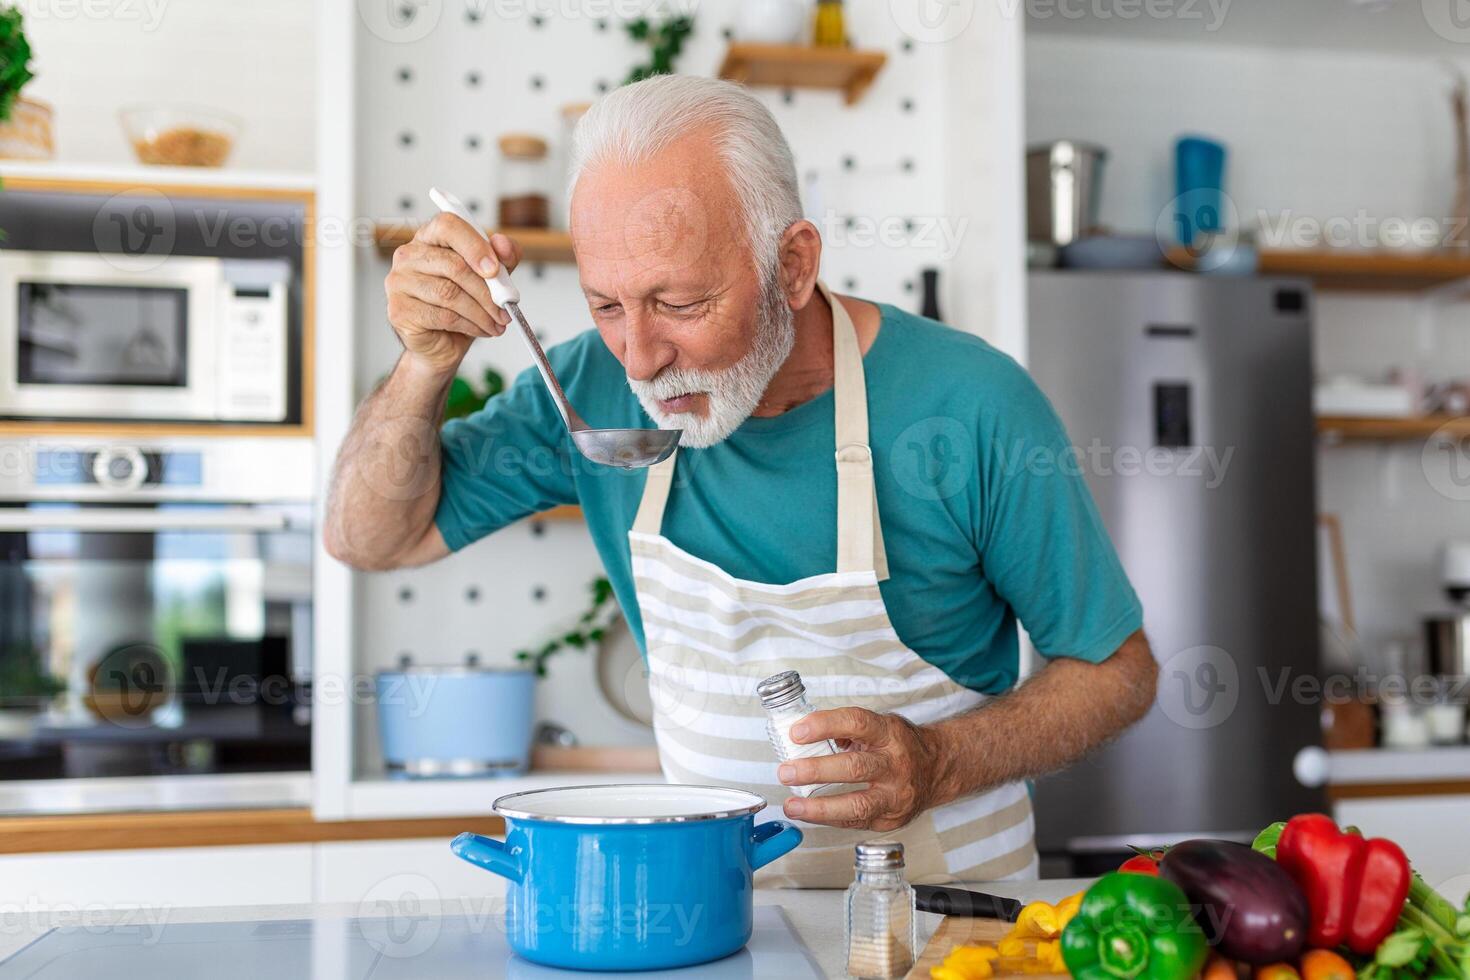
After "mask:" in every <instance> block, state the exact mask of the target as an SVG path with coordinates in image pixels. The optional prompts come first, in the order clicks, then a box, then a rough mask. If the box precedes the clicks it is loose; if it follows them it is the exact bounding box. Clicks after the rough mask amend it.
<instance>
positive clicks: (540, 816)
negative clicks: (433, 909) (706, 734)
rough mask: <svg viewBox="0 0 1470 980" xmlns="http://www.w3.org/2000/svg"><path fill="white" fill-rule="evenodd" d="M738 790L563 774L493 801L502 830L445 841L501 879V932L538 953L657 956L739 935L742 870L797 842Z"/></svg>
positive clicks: (747, 887) (528, 954)
mask: <svg viewBox="0 0 1470 980" xmlns="http://www.w3.org/2000/svg"><path fill="white" fill-rule="evenodd" d="M765 805H766V801H765V800H763V799H761V798H760V797H759V796H756V795H755V794H753V793H747V792H744V791H743V790H736V789H724V788H721V787H716V786H676V785H669V784H662V783H653V784H648V785H621V786H567V787H561V788H557V789H545V790H535V791H532V792H528V793H512V794H511V795H509V796H502V797H501V798H500V799H498V800H496V801H495V812H496V813H498V814H500V815H501V816H502V817H504V818H505V829H506V834H505V841H504V842H501V841H498V840H494V839H492V838H489V837H481V836H479V835H478V834H460V835H459V836H458V837H456V838H455V839H454V841H453V843H452V844H451V845H450V847H451V848H452V849H453V851H454V853H455V854H457V855H459V856H460V857H462V858H464V859H465V860H466V861H469V862H470V863H471V864H475V865H478V866H479V867H481V868H484V869H485V870H486V871H491V872H494V873H495V874H498V875H500V876H501V877H503V878H505V879H507V880H508V881H509V882H510V884H509V887H508V889H507V894H506V909H505V927H506V936H507V938H508V940H509V942H510V946H511V948H512V949H514V950H515V951H516V952H517V953H519V954H520V955H521V956H523V957H525V958H526V959H528V960H531V961H532V962H535V963H541V964H544V965H546V966H556V967H563V968H567V969H573V970H660V969H666V968H668V967H676V966H692V965H694V964H696V963H707V962H709V961H710V960H716V959H719V958H721V957H724V956H729V955H730V954H731V953H733V952H735V951H736V950H738V949H740V948H741V947H743V946H744V945H745V944H746V943H747V942H748V941H749V940H750V933H751V916H752V912H751V905H752V898H753V885H752V882H751V876H752V873H753V872H754V871H755V870H756V869H757V868H760V867H761V866H763V865H766V864H769V863H771V862H772V861H774V860H776V859H777V858H778V857H780V856H781V855H783V854H785V853H786V852H788V851H790V850H791V849H792V848H794V847H796V845H798V844H800V843H801V831H800V830H798V829H797V828H796V827H794V826H792V825H791V824H789V823H787V822H786V821H784V820H771V821H769V822H767V823H763V824H761V825H760V826H759V827H757V826H756V824H755V814H756V813H758V812H759V811H760V810H762V809H764V808H765Z"/></svg>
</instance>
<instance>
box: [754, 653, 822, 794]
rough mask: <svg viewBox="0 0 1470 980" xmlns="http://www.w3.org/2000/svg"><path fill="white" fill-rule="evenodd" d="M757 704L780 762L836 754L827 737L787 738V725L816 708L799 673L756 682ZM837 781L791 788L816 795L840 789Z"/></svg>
mask: <svg viewBox="0 0 1470 980" xmlns="http://www.w3.org/2000/svg"><path fill="white" fill-rule="evenodd" d="M756 693H757V694H759V695H760V699H761V707H763V708H765V709H766V736H767V737H768V738H769V739H770V740H771V748H773V749H775V750H776V758H778V759H780V760H781V761H782V762H790V761H791V760H792V759H809V758H811V757H813V756H818V755H836V754H837V745H836V744H835V743H834V742H833V741H832V740H831V739H823V740H822V741H820V742H808V743H804V744H803V743H798V742H795V741H793V740H792V738H791V726H792V725H795V724H796V723H797V722H798V721H800V720H801V719H803V718H805V717H806V716H807V715H809V714H811V713H812V712H813V711H816V710H817V709H816V708H814V707H813V706H812V704H811V702H810V701H808V700H807V699H806V685H805V684H803V683H802V682H801V675H800V674H799V673H797V672H796V671H794V670H786V671H782V672H781V673H779V674H773V675H772V676H770V677H767V678H766V679H765V680H763V681H761V682H760V683H759V684H758V685H756ZM842 789H843V787H842V784H841V783H814V784H811V785H807V786H793V787H791V791H792V792H793V793H795V794H797V795H798V796H817V795H822V794H827V793H838V792H842Z"/></svg>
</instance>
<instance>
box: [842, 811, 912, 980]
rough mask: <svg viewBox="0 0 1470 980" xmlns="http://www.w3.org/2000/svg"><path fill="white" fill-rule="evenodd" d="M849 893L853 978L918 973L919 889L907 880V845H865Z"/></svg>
mask: <svg viewBox="0 0 1470 980" xmlns="http://www.w3.org/2000/svg"><path fill="white" fill-rule="evenodd" d="M855 852H856V853H855V856H854V859H853V867H854V868H855V869H856V875H855V876H854V878H853V882H852V884H851V885H849V886H848V888H847V973H848V976H850V977H853V978H855V980H892V978H894V977H902V976H904V975H905V974H907V973H908V972H909V970H910V969H912V968H913V965H914V946H915V940H916V938H917V937H916V936H915V934H914V889H913V887H912V886H911V885H909V883H908V882H907V881H906V880H904V876H903V869H904V862H903V845H902V844H901V843H899V842H898V841H890V840H874V841H864V842H863V843H861V844H859V845H857V847H856V848H855Z"/></svg>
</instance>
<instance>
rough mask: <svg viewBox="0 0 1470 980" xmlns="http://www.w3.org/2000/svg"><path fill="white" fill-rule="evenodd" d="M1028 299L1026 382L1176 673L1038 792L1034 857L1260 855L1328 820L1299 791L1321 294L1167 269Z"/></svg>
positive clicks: (1308, 659)
mask: <svg viewBox="0 0 1470 980" xmlns="http://www.w3.org/2000/svg"><path fill="white" fill-rule="evenodd" d="M1029 285H1030V288H1029V299H1030V302H1029V306H1030V309H1029V315H1030V334H1029V336H1030V341H1029V360H1028V366H1029V368H1030V370H1031V373H1032V375H1033V376H1034V377H1035V379H1036V381H1037V383H1038V384H1040V386H1041V388H1042V389H1043V390H1044V391H1045V392H1046V394H1047V396H1048V397H1049V398H1050V399H1051V401H1052V404H1053V405H1054V406H1055V407H1056V410H1057V412H1058V414H1059V415H1060V416H1061V419H1062V421H1063V423H1064V424H1065V425H1066V428H1067V432H1068V434H1069V436H1070V437H1071V440H1072V442H1073V445H1074V447H1075V450H1076V451H1075V452H1074V454H1073V455H1074V458H1075V465H1077V466H1079V467H1080V468H1081V470H1082V471H1083V472H1084V473H1085V474H1086V477H1087V482H1088V484H1089V486H1090V487H1091V489H1092V493H1093V495H1094V497H1095V499H1096V501H1097V506H1098V508H1099V510H1100V512H1101V514H1102V519H1103V522H1104V524H1105V525H1106V526H1107V529H1108V532H1109V534H1110V535H1111V536H1112V539H1113V544H1114V545H1115V546H1116V547H1117V550H1118V554H1119V556H1120V557H1121V558H1122V561H1123V565H1124V567H1125V568H1126V569H1127V572H1128V575H1129V578H1130V579H1131V580H1132V582H1133V586H1134V588H1135V589H1136V590H1137V592H1138V595H1139V598H1140V599H1141V600H1142V602H1143V609H1144V629H1145V631H1146V632H1147V634H1148V638H1149V640H1150V642H1151V643H1152V645H1153V651H1154V656H1155V658H1156V659H1157V660H1158V661H1159V663H1160V680H1159V699H1158V702H1157V703H1156V704H1155V706H1154V708H1153V710H1151V711H1150V713H1149V714H1148V716H1147V717H1146V718H1145V719H1144V720H1143V721H1142V722H1140V723H1139V724H1138V725H1137V726H1136V727H1134V728H1133V729H1130V730H1129V731H1128V732H1127V733H1126V734H1125V735H1123V736H1122V737H1121V738H1119V739H1118V740H1117V741H1116V742H1113V743H1112V744H1110V745H1109V746H1107V747H1106V748H1104V749H1103V750H1102V751H1100V752H1098V753H1097V754H1096V755H1094V756H1093V757H1091V758H1089V759H1088V760H1086V761H1084V762H1082V763H1080V764H1078V765H1076V766H1074V767H1072V768H1071V769H1068V770H1066V771H1064V772H1062V773H1058V774H1055V775H1052V776H1048V777H1046V778H1043V779H1041V780H1039V781H1038V782H1037V784H1036V810H1037V835H1038V845H1039V847H1040V848H1041V850H1042V852H1043V854H1044V855H1052V856H1060V855H1066V856H1067V857H1068V858H1069V859H1070V862H1071V867H1072V869H1073V870H1074V871H1076V872H1078V873H1084V872H1088V871H1093V870H1097V869H1098V866H1100V865H1103V866H1105V865H1106V864H1107V862H1108V861H1110V860H1111V859H1112V855H1114V854H1116V852H1117V851H1118V850H1119V849H1120V848H1121V846H1122V845H1123V844H1124V843H1125V842H1133V843H1138V844H1146V843H1151V842H1155V841H1158V842H1168V841H1171V840H1177V839H1181V838H1184V837H1190V836H1201V835H1204V836H1219V837H1236V838H1247V839H1248V837H1249V836H1250V835H1251V834H1254V833H1255V831H1257V830H1258V829H1260V828H1261V827H1263V826H1265V825H1266V824H1268V823H1270V822H1271V821H1273V820H1279V819H1284V818H1285V817H1287V816H1290V815H1291V814H1294V813H1298V812H1301V811H1303V810H1308V809H1320V808H1321V807H1322V806H1323V801H1322V799H1321V796H1320V793H1319V792H1318V791H1316V790H1310V789H1307V788H1305V787H1304V786H1302V785H1301V784H1300V783H1299V782H1297V780H1296V779H1295V778H1294V776H1293V774H1292V760H1293V757H1294V756H1295V755H1296V753H1297V752H1298V751H1299V750H1301V749H1302V748H1304V747H1306V746H1309V745H1315V744H1318V743H1319V742H1320V726H1319V721H1318V718H1319V711H1320V707H1321V705H1320V704H1319V703H1316V702H1315V699H1314V698H1312V697H1301V696H1299V695H1300V692H1301V691H1302V690H1304V689H1305V688H1304V687H1302V686H1300V685H1307V686H1309V685H1310V683H1311V681H1310V680H1308V681H1304V682H1298V681H1297V678H1299V677H1307V678H1315V677H1316V676H1317V664H1318V627H1317V622H1318V611H1317V610H1318V605H1317V584H1316V577H1317V563H1316V557H1315V549H1316V529H1315V528H1316V516H1315V515H1316V506H1315V491H1314V482H1313V470H1314V433H1313V422H1312V404H1311V402H1312V366H1311V337H1310V322H1311V321H1310V317H1311V302H1312V297H1311V293H1310V290H1309V289H1308V287H1307V286H1306V284H1304V283H1301V282H1297V281H1290V280H1270V279H1255V278H1233V277H1232V278H1227V277H1210V276H1200V275H1190V274H1185V273H1167V272H1158V273H1092V272H1036V273H1032V275H1031V276H1030V284H1029ZM1069 598H1071V597H1064V596H1059V597H1058V600H1057V601H1068V600H1069ZM1294 684H1296V685H1298V686H1297V687H1294V686H1293V685H1294ZM1051 866H1052V867H1059V866H1058V865H1057V864H1056V863H1055V862H1053V864H1052V865H1051Z"/></svg>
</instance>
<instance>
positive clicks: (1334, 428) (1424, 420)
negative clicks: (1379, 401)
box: [1317, 415, 1470, 441]
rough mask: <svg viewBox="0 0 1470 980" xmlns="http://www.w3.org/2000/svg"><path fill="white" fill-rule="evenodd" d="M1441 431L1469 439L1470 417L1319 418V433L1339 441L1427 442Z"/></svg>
mask: <svg viewBox="0 0 1470 980" xmlns="http://www.w3.org/2000/svg"><path fill="white" fill-rule="evenodd" d="M1442 429H1443V430H1444V434H1446V435H1449V436H1453V437H1456V438H1460V439H1470V416H1454V415H1426V416H1423V417H1421V418H1412V419H1375V418H1351V417H1348V416H1338V415H1324V416H1319V417H1318V419H1317V432H1318V433H1320V434H1322V435H1324V436H1330V437H1333V438H1337V439H1355V440H1367V439H1376V440H1384V441H1387V440H1395V439H1405V440H1408V439H1428V438H1429V437H1430V436H1432V435H1434V434H1435V433H1437V432H1440V431H1441V430H1442Z"/></svg>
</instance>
